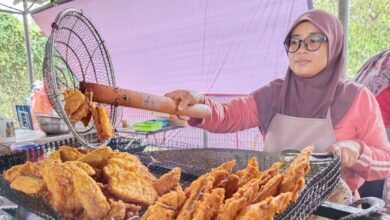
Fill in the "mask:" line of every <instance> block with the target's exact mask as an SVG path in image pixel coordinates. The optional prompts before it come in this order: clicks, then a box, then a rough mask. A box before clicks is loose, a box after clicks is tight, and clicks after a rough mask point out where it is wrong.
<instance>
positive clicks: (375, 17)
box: [313, 0, 390, 77]
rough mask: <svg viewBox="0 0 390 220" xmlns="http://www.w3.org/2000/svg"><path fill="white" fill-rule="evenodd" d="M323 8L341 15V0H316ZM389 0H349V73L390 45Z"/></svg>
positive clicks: (319, 6) (315, 2)
mask: <svg viewBox="0 0 390 220" xmlns="http://www.w3.org/2000/svg"><path fill="white" fill-rule="evenodd" d="M313 3H314V8H320V9H323V10H325V11H328V12H330V13H332V14H334V15H335V16H338V3H339V0H314V1H313ZM389 12H390V0H375V1H367V0H350V1H349V33H348V69H347V75H348V77H353V76H354V75H355V74H356V73H357V71H358V70H359V69H360V67H361V66H362V65H363V64H364V63H365V62H366V61H367V60H368V59H369V58H371V57H372V56H374V55H375V54H377V53H379V52H381V51H383V50H385V49H388V48H390V13H389Z"/></svg>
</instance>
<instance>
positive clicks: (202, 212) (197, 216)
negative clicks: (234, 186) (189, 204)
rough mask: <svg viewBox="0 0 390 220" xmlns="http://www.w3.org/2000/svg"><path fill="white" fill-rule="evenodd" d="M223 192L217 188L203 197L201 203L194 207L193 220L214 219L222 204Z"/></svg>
mask: <svg viewBox="0 0 390 220" xmlns="http://www.w3.org/2000/svg"><path fill="white" fill-rule="evenodd" d="M224 197H225V190H224V189H223V188H217V189H214V190H212V191H211V192H210V193H206V194H205V195H203V198H202V201H201V202H200V203H199V204H198V206H197V207H196V210H195V212H194V214H193V216H192V219H193V220H211V219H215V217H216V216H217V214H218V211H219V209H220V207H221V205H222V203H223V199H224Z"/></svg>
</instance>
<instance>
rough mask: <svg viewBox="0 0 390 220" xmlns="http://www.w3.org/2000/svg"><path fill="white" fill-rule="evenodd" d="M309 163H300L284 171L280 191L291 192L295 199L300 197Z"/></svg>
mask: <svg viewBox="0 0 390 220" xmlns="http://www.w3.org/2000/svg"><path fill="white" fill-rule="evenodd" d="M307 166H308V164H306V163H300V164H296V166H294V167H291V168H292V169H289V170H287V171H286V172H285V173H283V181H282V182H281V184H280V188H279V193H285V192H291V193H292V197H293V201H296V200H297V199H298V194H299V191H300V190H301V189H302V188H303V187H304V186H305V178H304V177H305V169H306V168H307Z"/></svg>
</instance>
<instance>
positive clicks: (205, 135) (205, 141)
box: [203, 130, 209, 148]
mask: <svg viewBox="0 0 390 220" xmlns="http://www.w3.org/2000/svg"><path fill="white" fill-rule="evenodd" d="M203 147H204V148H208V147H209V133H208V132H207V131H206V130H203Z"/></svg>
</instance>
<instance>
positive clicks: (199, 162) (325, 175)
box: [141, 148, 341, 220]
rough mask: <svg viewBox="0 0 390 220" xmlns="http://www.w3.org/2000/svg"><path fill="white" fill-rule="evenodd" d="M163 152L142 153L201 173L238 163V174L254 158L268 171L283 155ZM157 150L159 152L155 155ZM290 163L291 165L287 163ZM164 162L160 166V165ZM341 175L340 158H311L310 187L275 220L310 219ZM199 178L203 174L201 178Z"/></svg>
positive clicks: (225, 151) (232, 152)
mask: <svg viewBox="0 0 390 220" xmlns="http://www.w3.org/2000/svg"><path fill="white" fill-rule="evenodd" d="M165 149H166V150H163V151H160V150H158V149H149V151H145V152H142V153H141V157H146V158H147V157H153V158H154V159H155V160H156V161H157V162H156V164H158V163H162V164H167V163H168V162H169V161H170V162H174V163H178V164H182V163H183V164H190V165H191V167H197V169H199V170H206V171H209V170H210V169H212V168H215V167H217V166H219V165H220V164H222V163H224V162H226V161H229V160H236V167H235V170H238V169H244V168H245V167H246V166H247V162H248V160H249V159H251V158H252V157H256V158H257V161H258V163H259V166H260V170H266V169H268V168H270V167H271V166H272V164H273V163H275V162H277V161H280V159H281V158H280V155H278V154H275V153H267V152H259V151H250V150H236V149H219V148H218V149H216V148H215V149H213V148H207V149H170V148H165ZM155 150H157V151H155ZM292 158H293V157H290V159H288V157H285V158H284V159H283V160H285V163H284V165H283V166H282V170H284V169H285V168H287V167H288V165H289V163H290V162H291V161H292ZM286 159H287V161H286ZM159 161H160V162H159ZM340 174H341V166H340V160H339V157H338V156H334V157H332V156H327V155H317V156H316V155H315V154H314V156H312V157H311V162H310V172H309V174H308V175H307V176H306V185H305V187H304V189H303V190H302V191H301V192H300V195H299V198H298V200H297V201H296V202H294V203H293V204H291V205H290V206H289V207H288V208H287V209H286V210H285V211H284V212H283V213H281V214H279V215H277V216H276V217H275V219H277V220H279V219H306V218H307V217H308V216H309V215H310V214H311V213H313V212H314V211H315V210H316V208H317V207H318V206H320V205H321V204H322V203H323V202H324V201H325V200H326V198H327V197H328V196H329V194H330V193H331V192H332V191H333V189H334V188H335V187H336V185H337V183H338V182H339V179H340ZM198 175H199V174H198Z"/></svg>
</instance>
